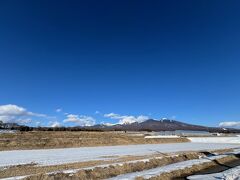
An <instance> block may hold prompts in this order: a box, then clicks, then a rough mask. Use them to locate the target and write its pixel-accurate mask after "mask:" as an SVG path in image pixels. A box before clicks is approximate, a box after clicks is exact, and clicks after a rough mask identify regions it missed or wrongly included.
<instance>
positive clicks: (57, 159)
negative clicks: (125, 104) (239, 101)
mask: <svg viewBox="0 0 240 180" xmlns="http://www.w3.org/2000/svg"><path fill="white" fill-rule="evenodd" d="M237 147H239V145H237V144H212V143H172V144H145V145H125V146H104V147H80V148H65V149H45V150H14V151H1V152H0V167H5V166H11V165H19V164H30V163H36V164H39V165H58V164H65V163H73V162H83V161H92V160H108V159H114V157H109V156H125V155H134V156H138V155H149V154H153V153H157V152H161V153H169V152H179V151H199V150H214V149H225V148H237ZM107 156H108V157H107Z"/></svg>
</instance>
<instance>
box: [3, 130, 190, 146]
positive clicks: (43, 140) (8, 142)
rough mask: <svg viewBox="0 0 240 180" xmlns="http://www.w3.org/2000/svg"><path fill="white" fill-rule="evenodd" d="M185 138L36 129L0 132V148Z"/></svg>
mask: <svg viewBox="0 0 240 180" xmlns="http://www.w3.org/2000/svg"><path fill="white" fill-rule="evenodd" d="M188 141H189V140H188V139H185V138H171V139H166V138H162V139H161V138H160V139H145V138H144V136H137V135H134V134H128V133H122V132H70V131H69V132H68V131H53V132H52V131H51V132H49V131H36V132H18V133H12V134H0V150H20V149H50V148H69V147H91V146H110V145H128V144H158V143H181V142H188Z"/></svg>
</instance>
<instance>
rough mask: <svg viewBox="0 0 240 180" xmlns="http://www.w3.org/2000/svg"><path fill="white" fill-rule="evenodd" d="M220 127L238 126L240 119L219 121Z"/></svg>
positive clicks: (239, 126)
mask: <svg viewBox="0 0 240 180" xmlns="http://www.w3.org/2000/svg"><path fill="white" fill-rule="evenodd" d="M219 126H220V127H231V128H240V121H225V122H220V123H219Z"/></svg>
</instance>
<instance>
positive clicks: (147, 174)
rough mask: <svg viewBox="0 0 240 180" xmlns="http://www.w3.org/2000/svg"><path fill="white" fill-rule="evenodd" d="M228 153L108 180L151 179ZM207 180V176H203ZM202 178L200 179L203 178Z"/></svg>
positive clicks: (222, 156) (219, 157)
mask: <svg viewBox="0 0 240 180" xmlns="http://www.w3.org/2000/svg"><path fill="white" fill-rule="evenodd" d="M235 153H240V152H235ZM227 156H228V155H219V156H212V157H207V158H201V159H193V160H188V161H183V162H178V163H174V164H169V165H166V166H161V167H157V168H153V169H149V170H144V171H140V172H133V173H127V174H123V175H119V176H116V177H113V178H110V179H108V180H134V179H135V178H137V177H143V178H144V179H149V178H151V177H155V176H158V175H161V174H162V173H167V172H172V171H175V170H180V169H185V168H191V167H192V166H193V165H199V164H203V163H206V162H211V161H212V160H216V159H221V158H224V157H227ZM202 179H204V180H205V178H202ZM202 179H201V178H200V179H198V180H202Z"/></svg>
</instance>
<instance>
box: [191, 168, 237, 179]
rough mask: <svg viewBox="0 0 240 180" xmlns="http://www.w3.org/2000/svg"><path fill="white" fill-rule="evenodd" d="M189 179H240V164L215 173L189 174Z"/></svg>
mask: <svg viewBox="0 0 240 180" xmlns="http://www.w3.org/2000/svg"><path fill="white" fill-rule="evenodd" d="M187 179H189V180H203V179H204V180H217V179H225V180H239V179H240V166H237V167H234V168H231V169H228V170H226V171H223V172H221V173H213V174H206V175H193V176H189V177H188V178H187Z"/></svg>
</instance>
